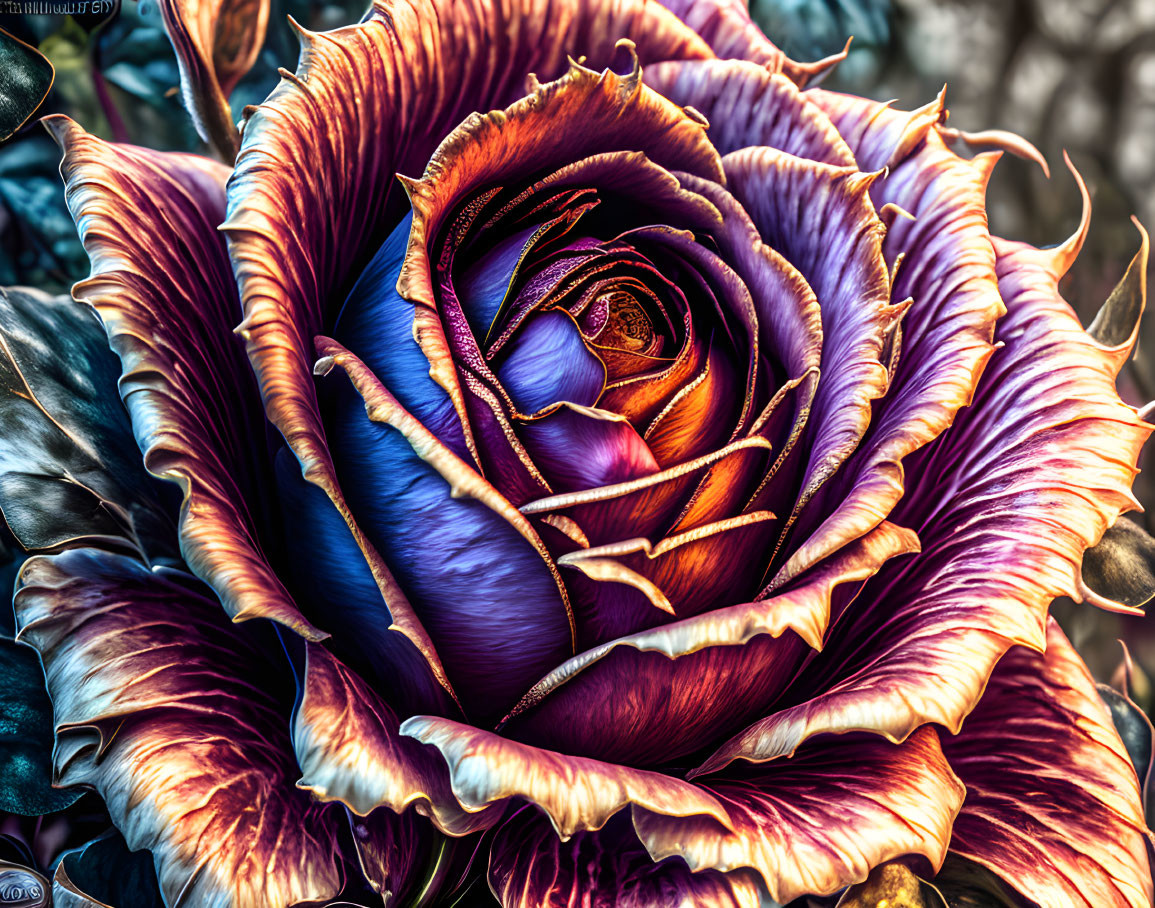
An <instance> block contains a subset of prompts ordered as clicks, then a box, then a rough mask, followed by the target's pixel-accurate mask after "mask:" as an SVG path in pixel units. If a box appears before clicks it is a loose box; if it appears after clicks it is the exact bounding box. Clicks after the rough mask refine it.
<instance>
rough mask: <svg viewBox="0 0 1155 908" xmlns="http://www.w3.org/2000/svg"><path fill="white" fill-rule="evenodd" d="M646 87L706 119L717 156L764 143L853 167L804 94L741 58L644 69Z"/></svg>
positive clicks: (842, 145)
mask: <svg viewBox="0 0 1155 908" xmlns="http://www.w3.org/2000/svg"><path fill="white" fill-rule="evenodd" d="M644 78H645V80H646V84H647V85H651V86H653V87H654V88H655V89H656V90H657V91H659V92H661V93H662V94H663V95H665V96H666V97H667V98H669V99H670V100H671V101H673V102H674V103H675V104H681V105H683V106H685V105H689V106H691V107H693V108H694V110H696V111H698V112H699V113H700V114H702V116H704V117H705V118H706V119H707V120H708V121H709V123H710V126H709V130H708V132H707V135H708V136H709V137H710V141H711V142H712V143H713V144H714V147H715V148H717V149H718V153H719V154H723V155H726V154H729V153H730V152H732V151H738V150H740V149H742V148H749V147H751V146H758V145H764V146H767V147H769V148H776V149H778V150H779V151H784V152H786V153H787V154H792V155H795V156H796V157H799V158H808V159H809V160H812V161H819V162H821V163H823V164H833V165H835V166H839V167H849V166H852V165H854V163H855V161H854V155H853V153H852V152H851V151H850V148H849V147H848V146H847V144H846V142H845V141H844V140H843V138H842V136H840V135H839V134H838V130H836V129H835V128H834V124H833V123H831V122H830V118H829V117H828V116H827V115H826V113H825V112H824V111H823V110H822V108H821V107H819V106H818V105H817V104H815V103H813V102H812V101H811V100H810V98H811V95H810V93H809V92H801V91H799V90H798V87H797V86H796V85H795V84H794V83H793V82H792V81H790V80H789V79H788V78H786V77H785V76H784V75H782V74H781V73H776V72H772V71H770V70H768V69H767V68H766V67H764V66H758V65H756V64H754V63H749V62H746V61H745V60H685V61H671V62H668V63H658V64H656V65H654V66H648V67H646V71H645V74H644Z"/></svg>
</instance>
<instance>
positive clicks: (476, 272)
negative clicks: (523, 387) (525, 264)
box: [453, 225, 539, 344]
mask: <svg viewBox="0 0 1155 908" xmlns="http://www.w3.org/2000/svg"><path fill="white" fill-rule="evenodd" d="M538 229H539V227H538V225H534V226H533V227H527V228H526V229H525V230H522V231H520V232H519V233H515V234H514V235H513V236H509V237H506V238H505V239H503V240H501V241H500V242H499V243H497V244H495V245H494V247H493V249H491V250H490V251H489V252H487V253H486V254H485V255H483V256H482V257H481V258H479V259H478V260H477V261H476V262H475V263H474V264H472V265H470V266H469V267H468V268H466V269H465V270H464V271H463V272H462V273H461V274H460V275H459V276H456V277H455V279H454V282H453V288H454V290H455V291H456V292H457V299H458V300H459V301H460V303H461V309H462V311H463V312H464V313H465V317H466V319H468V321H469V325H470V327H472V328H473V333H474V336H475V337H476V338H477V340H478V343H479V344H480V343H483V342H484V341H485V337H486V335H487V334H488V333H489V328H490V326H491V325H492V324H493V320H494V319H495V318H497V313H498V310H500V309H501V301H502V300H503V299H505V294H506V291H507V290H508V289H509V283H510V281H511V280H513V274H514V272H515V271H516V270H517V263H518V261H519V260H520V259H521V254H522V252H523V251H524V250H525V244H526V243H527V242H529V240H530V238H531V237H532V236H533V234H534V233H535V232H536V231H537V230H538Z"/></svg>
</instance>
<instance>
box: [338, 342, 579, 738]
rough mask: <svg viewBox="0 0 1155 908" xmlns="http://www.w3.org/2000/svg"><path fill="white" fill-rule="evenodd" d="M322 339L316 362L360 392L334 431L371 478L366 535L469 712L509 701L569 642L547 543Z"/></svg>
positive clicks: (350, 463) (563, 599)
mask: <svg viewBox="0 0 1155 908" xmlns="http://www.w3.org/2000/svg"><path fill="white" fill-rule="evenodd" d="M318 351H319V352H320V353H321V354H322V356H323V357H324V358H323V359H322V360H321V361H320V362H319V363H318V369H319V370H320V371H321V372H322V373H324V372H326V371H328V370H329V369H331V368H332V367H333V366H334V365H336V366H339V367H340V368H341V369H343V370H344V371H345V372H346V374H347V375H348V377H349V380H350V382H351V383H352V386H353V388H354V389H355V392H356V393H355V394H352V395H351V397H350V400H349V403H348V404H347V405H346V409H345V411H344V414H343V418H341V419H339V420H338V430H339V431H340V432H341V435H340V436H339V437H335V443H336V445H337V446H338V447H339V453H340V454H341V456H342V462H343V463H344V464H345V465H346V467H347V469H346V475H349V476H358V477H365V478H366V479H367V480H369V481H370V482H368V483H366V484H365V485H364V487H362V485H361V484H360V483H359V484H358V486H357V487H356V488H355V490H356V491H357V492H358V493H359V498H358V499H357V502H358V503H359V504H360V505H361V509H362V510H363V511H364V512H365V513H366V521H367V525H369V526H370V532H372V533H373V536H374V542H376V543H377V544H378V545H380V546H381V551H383V552H384V553H385V554H386V556H387V557H388V558H389V561H390V563H391V564H392V565H393V567H394V569H395V570H396V572H397V574H398V576H399V577H400V578H401V582H402V583H403V584H404V585H405V588H406V589H407V590H409V591H410V594H411V596H412V598H413V602H414V608H415V609H416V610H417V612H418V613H419V614H420V615H421V617H422V619H423V620H424V621H425V622H427V623H428V625H429V628H430V633H431V634H433V637H434V641H435V642H436V644H437V646H438V649H439V650H441V651H444V652H445V653H446V655H447V664H448V670H449V671H450V672H452V673H453V677H455V678H457V679H458V682H460V683H457V684H456V685H455V687H458V688H460V690H459V691H458V697H459V698H460V699H461V701H462V702H463V703H464V704H465V705H466V707H467V708H470V709H472V710H474V711H475V712H476V714H477V715H485V716H488V715H489V714H490V713H493V712H499V711H501V710H503V709H505V708H507V706H508V704H509V703H510V702H512V700H513V698H515V697H516V696H517V695H518V694H520V693H521V691H523V690H525V689H526V688H527V687H529V685H530V684H532V683H533V682H534V680H535V679H537V678H540V677H541V675H542V674H543V673H544V672H545V671H548V668H549V667H550V666H552V665H556V664H557V663H558V662H560V661H561V660H562V659H564V658H565V657H566V656H567V655H569V654H571V653H572V652H573V636H574V626H573V618H572V613H571V611H570V606H569V601H568V598H567V594H566V590H565V587H564V585H563V584H562V581H561V576H560V574H559V573H558V570H557V567H556V566H555V565H554V563H553V560H552V558H551V557H550V555H549V552H548V550H547V549H546V548H545V544H544V543H543V542H542V541H541V538H540V537H539V536H538V534H537V532H536V530H535V529H534V528H533V526H532V525H531V524H530V522H529V521H528V520H527V519H526V518H525V517H524V516H522V514H521V513H519V512H518V510H517V509H516V508H514V507H513V505H512V504H510V503H509V501H508V500H507V499H505V498H504V497H503V496H502V495H501V494H500V493H499V492H498V491H497V490H496V489H495V488H494V487H493V486H491V485H490V484H489V483H488V482H486V481H485V480H484V479H482V478H481V476H480V475H479V474H478V473H477V472H476V471H475V470H474V469H473V468H472V467H470V466H469V465H468V464H467V463H466V462H465V461H463V460H462V459H461V458H460V457H458V456H457V454H455V453H454V452H453V451H452V450H450V449H449V448H448V447H447V446H445V445H444V444H442V443H441V442H440V441H439V440H438V439H437V438H435V437H434V436H433V434H432V433H431V432H430V431H429V430H428V429H427V428H426V427H425V426H423V425H421V423H419V422H418V421H417V420H416V419H415V418H414V417H413V416H412V415H411V414H410V413H409V412H408V411H406V410H405V409H404V408H403V407H401V405H400V404H399V403H398V401H397V400H396V398H394V397H393V395H392V394H390V393H389V391H388V389H386V388H385V386H384V385H382V384H381V383H380V382H379V381H378V380H377V378H376V376H374V375H373V374H372V373H371V372H370V371H369V370H368V369H366V368H365V365H364V363H362V362H361V361H360V360H359V359H357V357H355V356H353V354H351V353H349V352H348V351H347V350H345V349H344V348H343V347H341V345H340V344H338V343H337V342H336V341H333V340H329V339H328V338H319V339H318ZM358 410H362V411H363V412H364V413H365V414H367V416H368V419H365V418H364V417H360V418H358V413H357V411H358ZM350 488H351V489H354V487H353V486H350ZM362 491H363V492H364V494H360V493H362Z"/></svg>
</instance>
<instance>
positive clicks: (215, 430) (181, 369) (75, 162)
mask: <svg viewBox="0 0 1155 908" xmlns="http://www.w3.org/2000/svg"><path fill="white" fill-rule="evenodd" d="M46 122H47V123H48V125H49V128H50V129H51V130H52V131H53V133H54V134H55V135H56V137H57V140H58V141H59V142H60V143H61V144H62V145H63V147H64V161H63V163H62V164H61V173H62V174H63V175H64V178H65V182H66V186H67V196H68V205H69V209H70V210H71V212H72V215H73V217H74V218H75V220H76V222H77V224H78V225H79V227H80V231H81V238H82V240H83V242H84V246H85V249H86V250H87V252H88V254H89V257H90V258H91V259H92V275H91V277H89V278H88V280H86V281H82V282H80V283H79V284H77V285H76V287H75V289H74V293H75V295H76V297H77V299H80V300H83V301H85V302H87V303H89V304H91V305H92V306H93V307H94V308H95V309H96V311H97V312H99V313H100V316H101V319H102V320H103V322H104V326H105V329H106V330H107V332H108V335H109V342H110V343H111V345H112V348H113V350H114V351H115V352H116V353H117V355H119V356H120V360H121V364H122V368H123V377H122V378H121V382H120V392H121V396H122V397H123V399H124V403H125V406H127V407H128V410H129V413H130V414H131V416H132V423H133V430H134V432H135V434H136V437H137V441H138V443H139V444H140V446H141V448H142V450H143V451H144V460H145V466H146V467H147V468H148V469H149V471H150V472H151V473H153V474H154V475H156V476H159V477H160V478H162V479H168V480H171V481H172V482H175V483H177V484H178V485H179V486H180V487H181V490H182V491H183V492H184V495H185V501H184V505H183V507H182V509H181V518H180V544H181V551H182V553H183V555H184V558H185V560H186V561H187V562H188V564H189V566H190V567H191V568H192V569H193V571H194V572H195V573H196V574H197V575H198V576H199V577H201V578H202V579H203V580H204V581H205V582H206V583H208V584H209V585H210V586H212V587H213V589H214V590H216V591H217V594H218V595H219V596H220V598H221V601H222V603H223V604H224V606H225V608H226V609H227V610H228V612H229V614H230V615H232V616H233V618H234V619H237V620H244V619H248V618H255V617H263V618H271V619H273V620H275V621H278V622H280V623H282V624H284V625H286V626H287V627H290V628H292V629H294V630H295V631H297V632H298V633H300V634H302V635H304V636H306V637H310V638H312V639H320V638H322V637H324V636H325V635H324V633H323V632H321V631H319V630H317V629H316V628H314V627H313V626H312V625H311V624H310V623H309V622H308V621H306V620H305V618H304V617H303V616H302V615H301V613H300V612H299V611H298V609H297V606H296V605H295V603H294V602H293V600H292V598H291V597H290V596H289V593H288V592H287V591H286V589H285V587H284V585H283V584H282V583H281V581H280V579H279V578H278V577H277V575H276V573H275V572H274V570H273V568H272V567H271V566H270V564H269V563H268V561H267V559H266V556H265V552H264V549H265V547H266V546H267V545H268V542H267V541H266V540H267V537H265V536H264V535H263V534H265V533H268V532H269V531H270V529H271V527H272V526H273V522H272V515H273V514H274V513H275V503H274V501H273V500H272V499H273V490H272V489H270V487H269V486H270V482H269V480H270V474H271V469H270V467H271V457H270V456H269V455H268V453H267V452H268V447H267V440H266V422H265V418H264V413H263V411H262V409H261V402H260V397H259V395H258V394H257V389H256V387H255V383H254V381H253V375H252V370H251V368H250V367H249V364H248V362H247V360H246V358H245V355H244V351H243V349H241V345H240V343H239V341H238V340H237V338H236V336H235V335H234V334H233V326H234V325H235V324H236V320H237V317H238V315H239V313H240V305H239V302H238V300H237V292H236V284H235V282H234V279H233V274H232V270H231V268H230V267H229V260H228V256H227V254H226V252H225V245H224V241H223V238H222V237H221V235H220V233H219V232H218V231H217V225H218V224H219V223H220V222H221V220H222V219H223V217H224V205H225V194H224V180H225V177H226V176H227V175H228V170H227V169H226V168H225V167H223V166H221V165H220V164H217V163H216V162H214V161H210V160H208V159H207V158H198V157H195V156H193V155H180V154H172V153H166V152H156V151H149V150H147V149H143V148H135V147H133V146H129V145H111V144H109V143H106V142H103V141H102V140H100V139H98V138H96V137H95V136H92V135H89V134H88V133H86V132H84V131H83V130H82V129H81V128H80V127H79V126H77V125H76V124H75V123H73V122H72V121H71V120H68V119H67V118H64V117H58V118H53V119H51V120H49V121H46ZM129 213H131V216H129Z"/></svg>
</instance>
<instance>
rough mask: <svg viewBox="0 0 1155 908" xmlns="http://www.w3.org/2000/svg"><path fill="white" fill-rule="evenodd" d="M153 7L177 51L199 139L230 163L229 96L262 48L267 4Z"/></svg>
mask: <svg viewBox="0 0 1155 908" xmlns="http://www.w3.org/2000/svg"><path fill="white" fill-rule="evenodd" d="M158 5H159V6H160V12H161V15H162V16H163V17H164V27H165V30H166V31H167V32H168V36H169V40H170V41H172V46H173V50H175V51H176V59H177V64H178V66H179V67H180V87H181V94H182V96H183V97H184V104H185V107H186V108H187V109H188V112H189V113H190V114H192V118H193V122H194V123H195V124H196V127H197V132H198V133H200V137H201V138H202V139H204V140H205V141H206V142H209V143H210V144H211V145H213V146H214V147H215V148H216V150H217V151H218V152H219V153H220V154H221V156H222V157H223V158H224V159H225V160H226V161H231V160H232V159H233V158H234V157H235V156H236V153H237V147H238V146H239V144H240V136H239V135H238V134H237V127H236V125H235V124H234V123H233V115H232V111H231V109H230V108H229V94H230V93H231V92H232V90H233V89H234V88H235V87H236V84H237V82H239V81H240V80H241V77H242V76H243V75H244V74H245V73H247V72H248V71H249V67H251V66H252V65H253V63H254V62H256V59H257V55H258V54H259V53H260V52H261V45H262V44H264V43H265V27H266V26H267V25H268V22H269V0H208V2H201V0H162V2H161V3H159V4H158Z"/></svg>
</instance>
